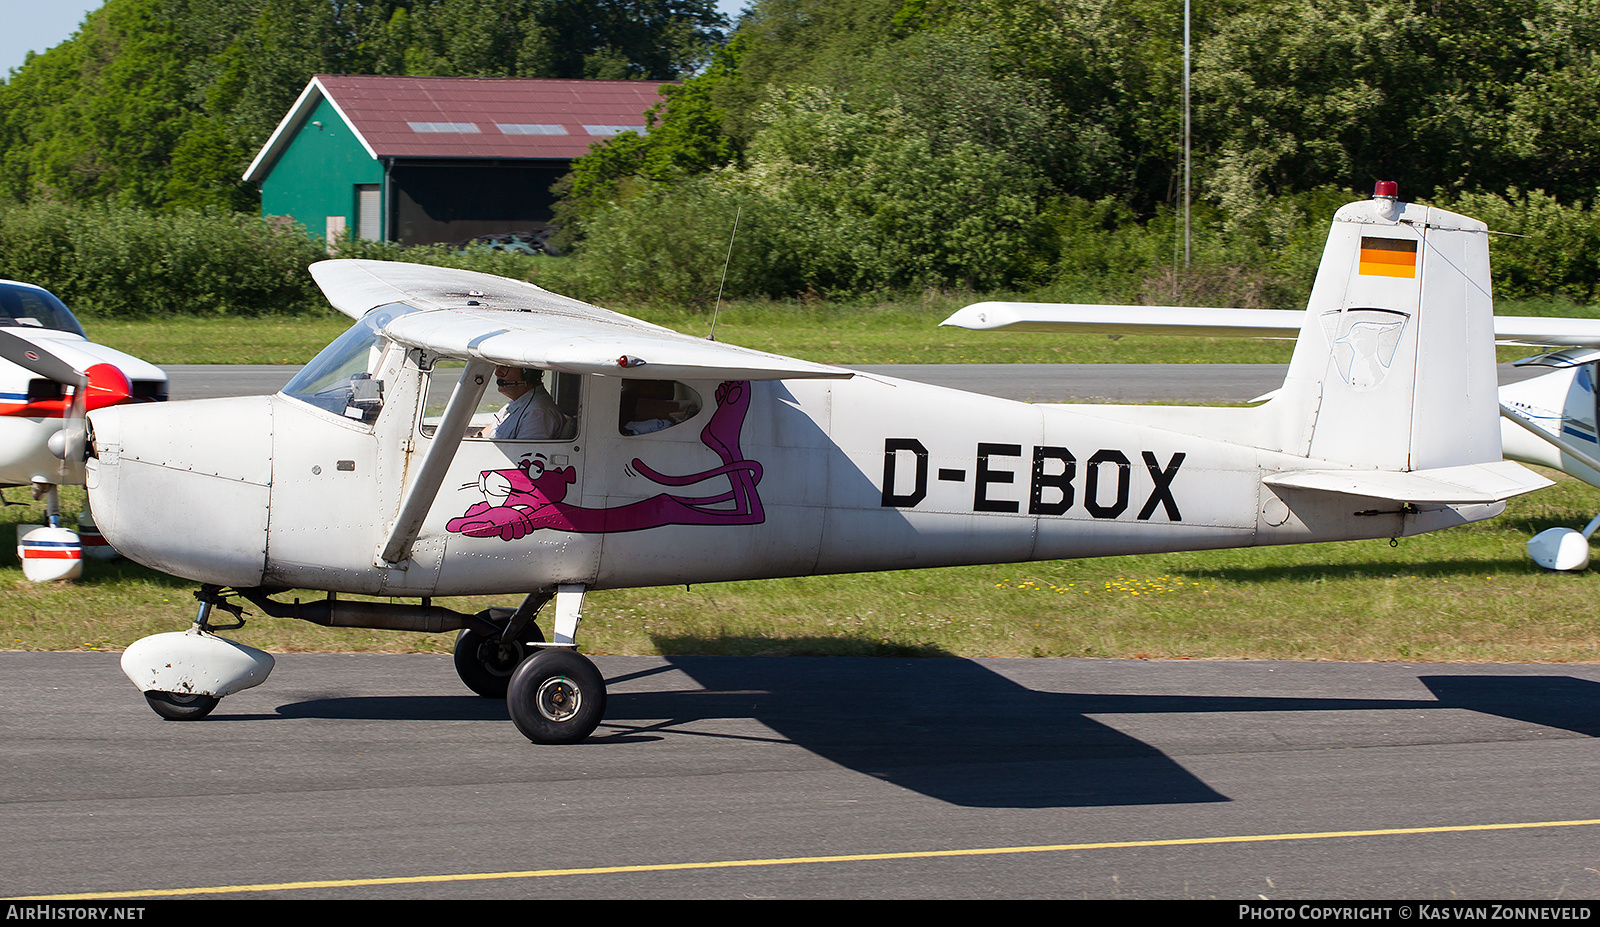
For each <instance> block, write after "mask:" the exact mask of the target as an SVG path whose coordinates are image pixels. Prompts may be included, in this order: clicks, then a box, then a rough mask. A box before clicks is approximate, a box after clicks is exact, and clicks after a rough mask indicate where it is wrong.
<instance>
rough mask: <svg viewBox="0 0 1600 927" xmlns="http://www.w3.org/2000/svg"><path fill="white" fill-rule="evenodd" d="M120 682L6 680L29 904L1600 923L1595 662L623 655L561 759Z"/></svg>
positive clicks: (45, 657) (371, 692)
mask: <svg viewBox="0 0 1600 927" xmlns="http://www.w3.org/2000/svg"><path fill="white" fill-rule="evenodd" d="M117 659H118V658H117V655H116V654H109V653H63V654H49V653H0V697H3V698H4V699H5V700H6V703H7V704H8V705H10V706H12V707H11V709H10V710H8V711H6V712H5V713H3V714H0V832H3V833H4V835H5V839H4V840H3V841H0V894H3V895H4V896H5V897H8V898H13V899H17V898H37V897H38V896H45V895H51V896H62V895H74V894H77V900H76V902H75V903H93V904H96V905H98V904H133V903H137V900H138V899H140V898H170V897H212V898H218V897H220V898H281V899H308V898H317V899H379V898H383V899H394V898H529V899H535V898H537V899H544V898H633V899H670V898H693V899H716V898H722V899H740V898H884V899H901V898H1094V899H1113V898H1121V899H1210V898H1216V899H1259V898H1267V899H1271V900H1274V901H1282V902H1292V901H1304V900H1308V899H1321V900H1326V899H1351V898H1366V899H1374V898H1376V899H1411V900H1427V899H1433V900H1449V899H1455V900H1459V899H1471V898H1480V899H1482V898H1489V899H1535V900H1541V901H1569V902H1570V901H1573V900H1581V899H1594V898H1597V897H1600V798H1597V797H1596V792H1595V789H1594V770H1595V769H1596V768H1597V765H1600V739H1597V735H1600V666H1553V665H1552V666H1535V665H1518V666H1471V665H1418V664H1392V663H1384V664H1339V663H1285V662H1265V661H1263V662H1200V661H1194V662H1189V661H1174V662H1154V661H1138V660H1075V659H1008V660H968V659H956V658H928V659H904V660H902V659H870V658H861V659H850V658H760V657H754V658H728V657H672V658H665V659H663V658H647V657H605V656H601V657H598V658H597V659H596V662H597V664H598V665H599V667H600V669H601V670H602V671H603V672H604V673H605V674H606V676H607V677H608V679H609V681H610V687H611V699H610V703H609V706H608V710H607V712H606V718H605V721H604V723H603V724H602V725H601V727H600V729H599V730H598V731H597V732H596V734H595V736H594V737H592V738H591V739H590V740H588V741H586V742H584V743H582V744H578V745H575V746H570V747H548V746H534V745H532V744H529V743H528V742H527V741H526V740H524V739H523V738H522V737H521V736H520V735H518V733H517V732H516V730H515V728H513V727H512V725H511V723H510V722H509V721H508V720H506V714H505V708H504V705H503V703H500V702H495V701H489V700H485V699H481V698H478V697H476V696H474V695H472V694H470V693H469V692H467V691H466V690H465V689H464V688H463V687H462V685H461V684H460V682H459V681H458V680H457V679H456V678H455V674H454V671H453V669H452V666H451V662H450V659H449V658H448V657H445V656H433V655H354V654H283V655H280V656H279V658H278V661H279V665H278V667H277V670H276V671H275V672H274V674H273V676H272V678H270V679H269V680H268V681H267V682H266V684H264V685H263V686H261V687H259V688H256V689H251V690H248V691H246V692H243V693H239V694H237V695H234V696H230V697H228V698H226V699H224V700H223V701H222V704H221V705H220V706H219V707H218V709H217V710H216V712H215V713H214V714H213V715H212V716H211V717H210V718H207V719H206V720H204V721H200V722H169V721H162V720H160V719H159V718H158V717H157V716H156V715H155V714H154V713H152V712H151V711H150V710H149V709H148V708H147V707H146V706H145V705H144V702H143V699H142V698H141V697H140V695H139V693H138V692H136V691H135V690H134V688H133V686H132V685H131V684H129V682H128V681H127V680H126V679H125V678H124V677H123V676H122V674H121V672H120V670H119V668H118V666H117ZM80 893H81V894H80Z"/></svg>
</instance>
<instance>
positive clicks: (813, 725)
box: [278, 656, 1600, 808]
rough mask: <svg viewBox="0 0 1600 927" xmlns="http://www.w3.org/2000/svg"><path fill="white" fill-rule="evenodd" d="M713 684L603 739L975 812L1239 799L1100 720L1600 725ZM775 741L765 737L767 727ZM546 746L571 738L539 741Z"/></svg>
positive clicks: (336, 711)
mask: <svg viewBox="0 0 1600 927" xmlns="http://www.w3.org/2000/svg"><path fill="white" fill-rule="evenodd" d="M667 660H668V664H669V665H668V666H667V667H664V668H663V669H660V670H648V671H645V672H643V673H638V674H633V675H631V676H623V677H614V678H612V679H611V680H609V681H610V683H612V684H613V685H616V684H618V683H622V682H625V681H636V680H639V679H643V678H647V677H649V676H652V675H655V674H657V673H660V672H666V671H669V670H678V671H681V672H683V673H685V674H686V675H688V676H689V677H690V678H691V679H693V680H694V681H695V682H696V683H698V684H699V685H700V686H701V688H700V689H687V690H685V689H675V690H663V691H656V692H650V691H644V692H640V691H627V690H623V691H613V692H612V693H611V695H610V698H609V699H608V702H607V708H606V717H605V721H604V722H603V723H602V725H601V727H600V729H599V730H598V731H597V732H596V733H595V735H594V736H593V737H591V738H590V741H589V743H591V744H595V745H604V744H607V743H610V744H623V743H637V742H640V741H643V740H654V739H658V738H661V737H666V736H674V735H682V734H684V733H692V734H693V735H694V736H704V737H711V738H718V737H732V738H738V737H744V736H750V735H748V734H739V733H726V732H717V731H715V730H714V729H713V730H707V729H704V728H697V729H695V730H693V731H692V732H691V731H689V730H688V727H689V726H690V725H694V724H696V723H697V722H704V721H714V720H716V719H724V718H725V719H730V720H741V719H749V720H753V721H756V722H759V723H760V724H761V725H763V726H765V727H767V728H770V729H771V730H772V731H775V732H776V733H777V734H778V735H779V736H780V737H782V738H784V739H786V740H789V741H791V742H792V743H794V744H795V745H797V746H799V747H802V748H804V749H806V750H809V751H811V752H813V753H815V754H817V755H818V756H821V757H823V758H825V759H828V760H830V761H832V762H835V763H838V764H839V765H841V766H844V767H846V768H849V769H853V770H856V771H858V772H860V773H862V774H864V775H869V776H873V777H875V778H878V779H882V780H884V781H887V782H890V783H893V784H895V785H898V786H901V787H903V788H907V789H911V790H913V791H916V792H920V793H922V794H925V795H928V796H929V797H932V798H936V799H939V800H941V801H946V802H949V803H951V804H956V805H964V806H971V807H1007V808H1046V807H1050V808H1055V807H1090V806H1103V805H1142V804H1188V803H1197V802H1217V801H1229V800H1230V799H1229V798H1228V797H1227V796H1225V795H1223V794H1221V793H1219V792H1217V791H1216V790H1214V789H1212V788H1211V787H1210V786H1208V785H1206V784H1205V783H1204V782H1202V781H1200V780H1199V779H1198V778H1197V777H1195V776H1194V775H1193V774H1192V773H1190V772H1188V771H1187V770H1185V769H1184V768H1183V767H1182V766H1181V765H1180V764H1179V763H1178V762H1177V761H1175V760H1173V759H1172V758H1171V757H1169V756H1167V755H1166V754H1164V753H1163V752H1162V751H1161V750H1159V749H1157V748H1156V747H1154V746H1151V745H1150V744H1148V743H1146V742H1144V741H1142V740H1139V739H1138V738H1135V737H1132V736H1130V735H1127V734H1124V733H1122V732H1120V731H1118V730H1116V729H1115V728H1112V727H1110V726H1108V725H1106V724H1102V723H1101V722H1099V721H1096V720H1094V719H1093V718H1091V717H1089V716H1090V715H1117V714H1182V713H1194V714H1215V713H1248V712H1285V711H1397V710H1416V709H1457V710H1468V711H1475V712H1481V713H1485V714H1490V715H1497V716H1501V717H1505V718H1512V719H1515V720H1519V721H1524V722H1527V723H1530V724H1536V725H1541V726H1545V727H1551V728H1557V729H1562V730H1567V731H1572V732H1574V733H1577V734H1581V735H1584V736H1589V737H1595V736H1600V682H1593V681H1589V680H1584V679H1578V678H1574V677H1571V676H1486V675H1430V676H1422V677H1419V679H1420V681H1421V682H1422V683H1423V684H1424V685H1426V686H1427V687H1428V689H1429V690H1430V691H1431V692H1432V693H1433V694H1434V695H1435V697H1436V698H1434V699H1384V698H1297V697H1293V696H1285V697H1258V696H1184V695H1170V696H1148V695H1114V694H1112V695H1096V694H1085V693H1058V692H1039V691H1035V690H1031V689H1028V688H1026V687H1024V686H1022V685H1019V684H1017V683H1015V682H1013V681H1011V680H1010V679H1007V678H1005V677H1004V676H1001V675H999V674H997V673H995V672H993V671H991V670H989V669H987V668H986V667H984V666H983V665H982V664H980V663H977V662H974V661H971V660H964V659H955V658H931V659H923V658H913V659H895V658H882V657H795V658H773V657H687V656H680V657H669V658H667ZM278 715H279V716H280V717H317V718H362V719H385V720H388V719H393V720H485V721H490V720H492V721H499V720H502V719H504V718H505V717H506V712H505V706H504V705H503V704H502V703H500V702H495V701H490V700H487V699H480V698H475V697H461V696H450V697H438V696H435V697H428V696H415V697H411V696H408V697H401V698H396V697H387V698H326V699H316V700H311V701H306V702H299V703H294V704H290V705H284V706H281V707H280V708H279V709H278ZM762 739H766V738H762ZM534 749H540V750H551V749H571V748H561V747H538V748H534Z"/></svg>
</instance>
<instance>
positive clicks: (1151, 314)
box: [942, 182, 1600, 570]
mask: <svg viewBox="0 0 1600 927" xmlns="http://www.w3.org/2000/svg"><path fill="white" fill-rule="evenodd" d="M1379 190H1380V192H1387V193H1388V195H1390V196H1392V195H1393V184H1392V183H1388V182H1386V183H1380V184H1379ZM1413 253H1414V252H1413V250H1412V249H1411V248H1410V247H1409V246H1408V247H1405V248H1400V249H1396V248H1394V247H1393V246H1392V245H1389V244H1388V243H1383V244H1382V245H1381V246H1371V245H1368V244H1366V243H1363V245H1362V249H1361V252H1360V254H1359V256H1357V255H1354V254H1352V255H1350V256H1348V257H1347V260H1354V261H1358V262H1359V264H1360V267H1362V268H1365V269H1364V270H1362V271H1361V272H1362V273H1367V274H1379V275H1381V274H1384V273H1390V272H1396V273H1413V272H1414V273H1420V272H1421V271H1420V267H1417V266H1416V265H1415V262H1414V261H1413V260H1412V259H1411V255H1412V254H1413ZM1391 269H1392V270H1391ZM1327 270H1328V265H1327V258H1326V257H1324V259H1323V265H1322V268H1321V272H1326V271H1327ZM1319 283H1320V277H1319ZM1486 286H1487V285H1486ZM1305 317H1306V316H1305V313H1303V312H1294V311H1286V310H1279V309H1197V308H1190V307H1184V306H1104V305H1084V304H1066V303H1013V302H986V303H976V304H974V305H971V306H967V307H966V308H964V309H962V310H960V311H959V312H957V313H955V314H954V315H952V316H950V318H948V319H946V320H945V321H944V322H943V323H942V324H944V325H951V326H955V327H958V328H968V329H973V330H980V331H1000V330H1009V331H1035V332H1075V333H1090V332H1097V333H1104V334H1108V335H1112V336H1121V335H1127V334H1156V335H1180V334H1181V335H1191V336H1192V335H1203V336H1207V337H1220V336H1235V337H1240V336H1242V337H1254V338H1293V337H1295V336H1297V335H1299V334H1300V331H1301V323H1302V321H1303V320H1304V319H1305ZM1333 321H1334V320H1333V318H1332V317H1330V316H1327V315H1324V316H1323V324H1324V325H1331V324H1333ZM1373 334H1374V335H1375V334H1376V331H1374V332H1373ZM1494 336H1495V340H1496V341H1497V342H1499V343H1500V344H1507V345H1530V346H1539V347H1546V348H1558V349H1560V350H1556V351H1553V352H1551V353H1545V354H1539V355H1536V356H1533V357H1528V358H1524V359H1523V360H1520V361H1518V362H1517V366H1519V367H1520V366H1536V367H1548V368H1554V369H1553V370H1552V371H1551V372H1550V373H1545V374H1541V375H1539V376H1537V377H1534V378H1532V379H1528V380H1524V381H1522V382H1519V383H1512V384H1508V385H1506V386H1503V387H1501V388H1500V394H1499V400H1500V402H1499V404H1500V414H1501V416H1502V419H1501V425H1502V428H1501V432H1502V434H1501V438H1500V440H1501V446H1502V448H1503V450H1504V453H1505V456H1506V457H1508V458H1510V459H1512V460H1520V461H1523V462H1525V463H1534V464H1540V465H1542V466H1546V467H1552V468H1555V469H1557V470H1562V471H1565V472H1566V473H1567V474H1569V475H1571V476H1574V477H1577V478H1578V479H1580V480H1583V481H1584V482H1586V483H1588V484H1590V485H1591V486H1597V487H1600V319H1556V318H1533V317H1517V316H1495V318H1494ZM1392 344H1393V343H1392V342H1384V345H1386V346H1385V347H1384V348H1383V350H1388V351H1392V350H1393V346H1392ZM1388 364H1389V362H1388V361H1384V366H1388ZM1291 372H1292V371H1291ZM1269 395H1270V394H1269ZM1597 528H1600V515H1596V516H1595V517H1594V519H1593V520H1591V521H1590V522H1589V524H1588V525H1587V526H1585V527H1584V529H1583V530H1582V531H1581V532H1580V531H1575V530H1573V529H1571V528H1549V529H1547V530H1545V531H1541V532H1539V533H1538V534H1536V535H1534V536H1533V538H1532V539H1530V540H1529V541H1528V554H1529V556H1531V557H1532V558H1533V560H1534V561H1535V562H1536V563H1538V564H1539V565H1540V566H1542V567H1544V568H1545V569H1549V570H1582V569H1585V568H1586V567H1588V565H1589V538H1590V536H1592V535H1593V534H1594V532H1595V530H1596V529H1597Z"/></svg>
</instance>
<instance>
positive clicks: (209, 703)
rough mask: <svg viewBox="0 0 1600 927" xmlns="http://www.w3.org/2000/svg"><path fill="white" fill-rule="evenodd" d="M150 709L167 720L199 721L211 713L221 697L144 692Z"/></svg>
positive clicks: (183, 693)
mask: <svg viewBox="0 0 1600 927" xmlns="http://www.w3.org/2000/svg"><path fill="white" fill-rule="evenodd" d="M144 700H145V702H146V703H147V704H149V706H150V708H151V710H153V711H154V712H155V713H156V714H158V715H160V716H161V717H163V718H166V719H167V720H168V721H199V720H200V719H201V718H204V717H205V716H206V715H209V714H211V709H213V708H215V707H217V703H218V702H220V701H222V699H220V698H217V697H216V696H214V695H192V694H189V693H186V692H156V691H153V690H152V691H149V692H146V693H145V694H144Z"/></svg>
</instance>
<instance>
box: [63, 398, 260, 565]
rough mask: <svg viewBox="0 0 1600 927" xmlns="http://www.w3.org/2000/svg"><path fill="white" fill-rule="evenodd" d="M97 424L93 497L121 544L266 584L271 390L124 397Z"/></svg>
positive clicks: (137, 553) (151, 558)
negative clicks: (161, 399)
mask: <svg viewBox="0 0 1600 927" xmlns="http://www.w3.org/2000/svg"><path fill="white" fill-rule="evenodd" d="M89 427H90V430H91V434H92V439H91V444H90V448H89V454H90V457H89V460H88V461H87V462H86V463H85V466H84V476H85V483H86V485H87V486H88V490H89V503H90V507H91V508H92V509H93V511H94V515H95V521H96V522H97V523H98V524H99V527H100V533H101V534H102V535H103V536H104V537H105V539H106V541H107V542H108V543H110V544H111V546H112V547H114V548H116V550H117V552H118V553H120V554H122V555H123V556H125V557H127V558H128V559H130V560H133V561H135V562H137V563H141V564H143V565H145V566H148V567H150V568H152V569H157V570H161V571H162V572H165V573H171V574H173V575H174V576H181V577H183V578H185V579H190V580H194V581H196V582H202V583H215V584H217V585H223V586H238V587H251V586H259V585H261V579H262V574H263V571H264V569H265V566H266V556H267V505H268V502H269V500H270V496H271V483H272V400H271V398H270V397H267V396H251V397H242V398H234V399H208V400H200V401H196V402H175V403H161V404H153V403H152V404H149V405H123V406H114V407H111V408H106V409H100V410H97V411H95V412H92V413H90V415H89Z"/></svg>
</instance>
